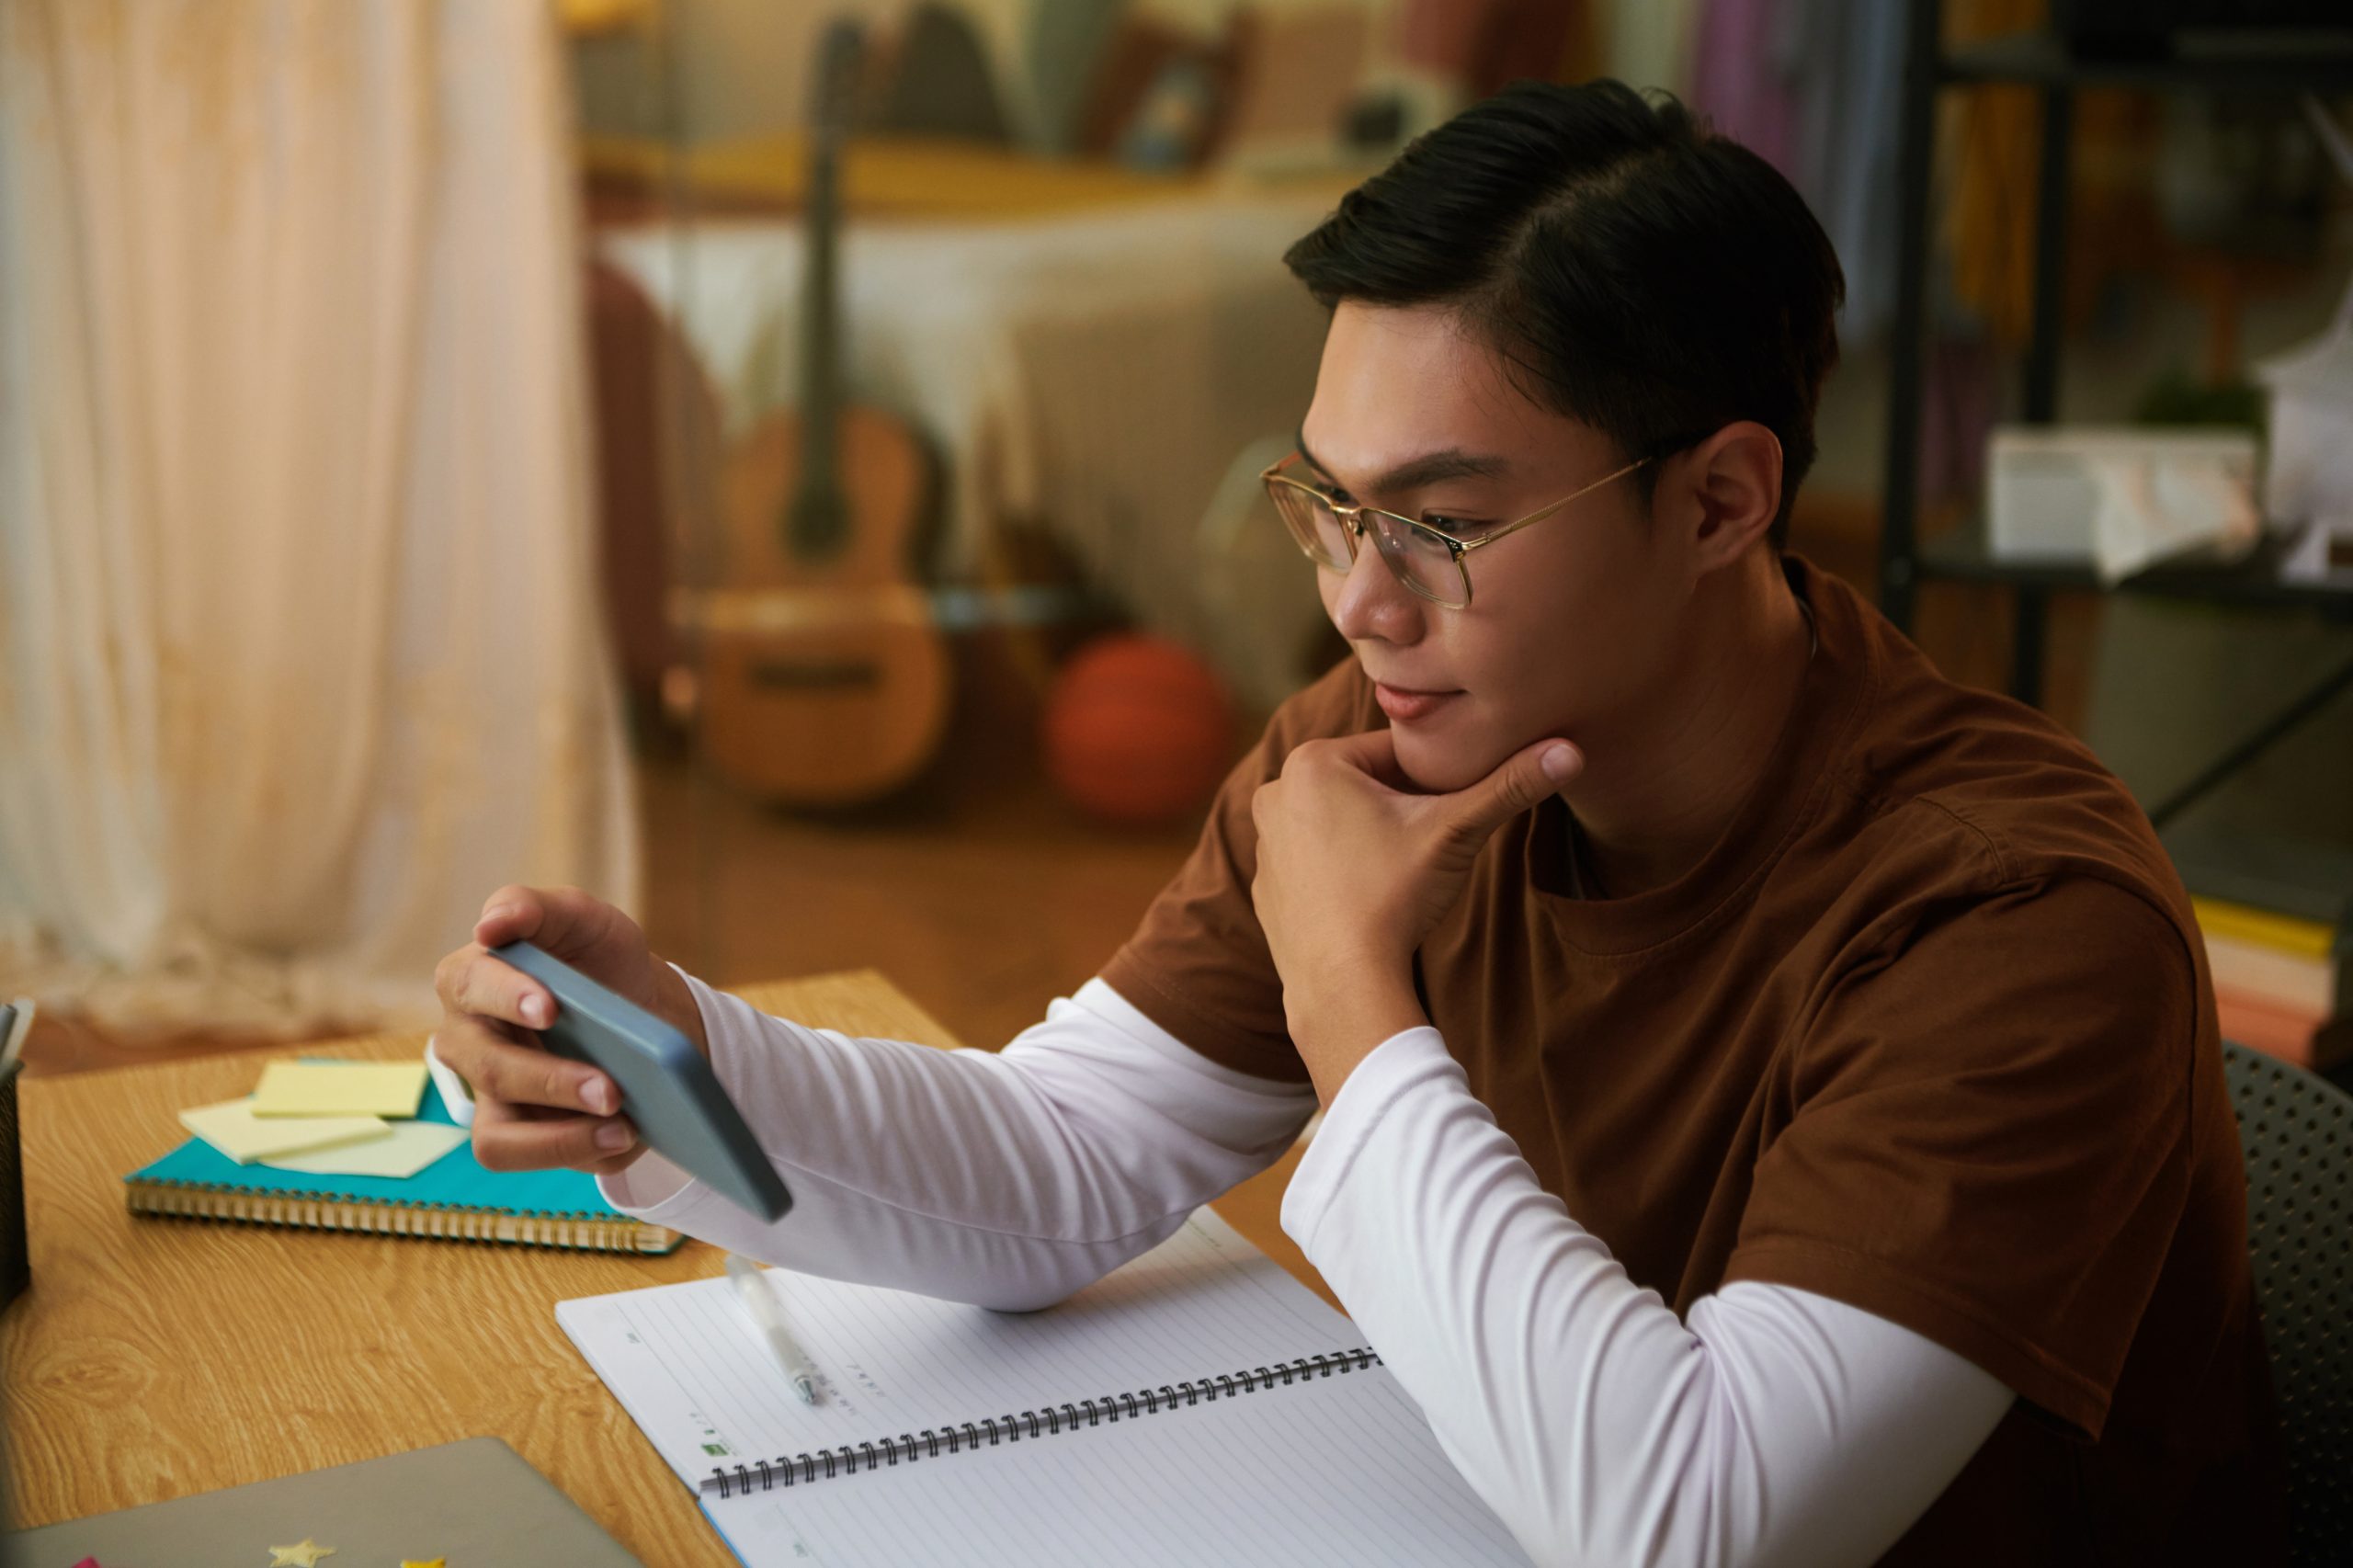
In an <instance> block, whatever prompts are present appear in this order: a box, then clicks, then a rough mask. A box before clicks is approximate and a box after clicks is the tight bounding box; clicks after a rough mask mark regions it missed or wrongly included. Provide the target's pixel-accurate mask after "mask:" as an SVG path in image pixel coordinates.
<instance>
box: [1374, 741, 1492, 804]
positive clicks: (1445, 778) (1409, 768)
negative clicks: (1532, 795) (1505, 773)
mask: <svg viewBox="0 0 2353 1568" xmlns="http://www.w3.org/2000/svg"><path fill="white" fill-rule="evenodd" d="M1390 731H1391V735H1392V742H1391V744H1392V745H1393V746H1394V747H1395V748H1396V755H1397V770H1398V771H1399V772H1401V773H1403V774H1404V776H1405V778H1406V780H1407V782H1409V783H1411V784H1412V785H1413V787H1414V788H1415V789H1416V790H1421V791H1422V792H1423V793H1424V794H1428V795H1451V794H1453V793H1454V792H1455V791H1456V790H1467V789H1469V788H1470V787H1471V786H1472V785H1473V784H1476V783H1477V782H1479V780H1481V779H1482V778H1485V777H1486V776H1487V775H1488V774H1490V773H1493V772H1494V771H1495V767H1496V765H1497V764H1499V763H1501V762H1502V761H1503V760H1504V758H1505V757H1507V756H1510V755H1511V752H1510V751H1509V750H1504V751H1500V752H1495V747H1494V746H1493V745H1492V744H1484V743H1482V742H1480V741H1477V740H1467V739H1465V738H1463V737H1461V736H1456V735H1448V734H1443V733H1428V732H1424V731H1417V730H1415V729H1414V728H1413V727H1411V726H1406V725H1392V726H1391V727H1390ZM1490 752H1495V755H1493V756H1489V755H1488V754H1489V753H1490Z"/></svg>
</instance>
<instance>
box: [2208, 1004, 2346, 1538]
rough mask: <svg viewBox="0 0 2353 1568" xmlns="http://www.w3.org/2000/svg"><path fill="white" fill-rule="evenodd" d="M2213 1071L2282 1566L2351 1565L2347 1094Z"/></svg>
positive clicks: (2227, 1064) (2264, 1070)
mask: <svg viewBox="0 0 2353 1568" xmlns="http://www.w3.org/2000/svg"><path fill="white" fill-rule="evenodd" d="M2222 1071H2223V1074H2224V1076H2225V1077H2226V1078H2227V1079H2228V1080H2229V1083H2230V1089H2231V1105H2232V1108H2234V1110H2236V1111H2237V1113H2238V1119H2239V1146H2240V1148H2241V1149H2242V1150H2243V1151H2244V1152H2245V1157H2246V1218H2247V1245H2248V1247H2249V1249H2250V1250H2251V1251H2252V1252H2253V1254H2254V1260H2255V1294H2256V1302H2257V1303H2258V1305H2259V1306H2260V1307H2261V1308H2262V1312H2263V1337H2264V1340H2265V1343H2266V1344H2267V1346H2268V1347H2269V1350H2270V1355H2271V1381H2272V1384H2273V1386H2274V1388H2275V1389H2276V1390H2277V1391H2278V1393H2279V1419H2280V1426H2281V1428H2282V1436H2283V1438H2284V1447H2285V1449H2286V1454H2287V1461H2288V1534H2289V1544H2290V1551H2289V1560H2290V1562H2299V1563H2302V1562H2312V1563H2321V1562H2329V1563H2343V1562H2353V1278H2348V1277H2347V1273H2348V1268H2349V1267H2353V1095H2347V1094H2346V1093H2345V1092H2344V1091H2343V1090H2341V1089H2338V1088H2336V1086H2334V1085H2330V1084H2328V1083H2326V1082H2325V1081H2324V1080H2322V1079H2320V1078H2316V1077H2314V1076H2313V1074H2310V1073H2307V1072H2305V1071H2303V1070H2302V1068H2299V1067H2294V1066H2290V1064H2289V1063H2287V1062H2281V1061H2279V1060H2278V1059H2277V1058H2274V1057H2269V1056H2265V1055H2263V1054H2261V1053H2260V1052H2258V1051H2249V1050H2248V1049H2246V1047H2245V1046H2242V1045H2232V1044H2229V1043H2227V1042H2225V1043H2224V1045H2223V1047H2222Z"/></svg>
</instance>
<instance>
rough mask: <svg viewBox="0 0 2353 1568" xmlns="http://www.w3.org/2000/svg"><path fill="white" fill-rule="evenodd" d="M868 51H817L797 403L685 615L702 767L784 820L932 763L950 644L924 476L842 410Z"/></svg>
mask: <svg viewBox="0 0 2353 1568" xmlns="http://www.w3.org/2000/svg"><path fill="white" fill-rule="evenodd" d="M859 50H860V40H859V35H858V28H857V27H856V25H855V24H853V23H850V22H847V21H839V22H835V23H834V24H833V25H832V26H831V27H830V28H828V29H827V30H826V33H825V37H824V46H823V49H822V51H821V61H820V69H819V80H818V92H817V109H816V114H815V117H814V124H813V134H812V136H811V138H810V142H811V154H810V160H811V161H810V171H809V193H808V204H807V214H806V224H807V230H808V267H807V276H806V278H805V279H804V282H803V288H802V297H801V318H802V339H801V403H800V406H799V407H798V408H797V409H794V410H790V411H787V412H784V413H780V414H778V415H772V416H770V417H769V418H767V419H766V420H764V421H762V422H761V423H760V424H759V425H758V426H756V427H755V428H754V429H753V430H752V431H750V432H749V433H748V434H747V435H745V437H744V438H743V439H742V440H741V441H740V442H738V443H737V444H736V445H735V447H734V448H733V449H732V450H731V451H730V453H729V454H728V457H727V460H726V461H725V464H724V467H723V470H722V474H721V477H720V486H721V493H720V508H721V518H720V521H721V528H722V535H723V545H724V551H725V559H724V562H723V563H722V566H721V568H720V574H719V575H720V580H721V582H722V586H720V587H718V588H715V589H713V590H711V591H710V592H707V593H705V594H703V595H701V596H699V603H698V604H697V605H696V606H695V608H694V609H693V610H692V611H690V613H689V619H691V620H693V621H694V622H695V623H696V624H697V626H698V628H699V631H700V632H701V634H702V638H701V640H702V646H703V679H702V682H701V692H700V708H701V720H702V739H703V745H704V748H705V751H706V754H707V755H708V756H709V757H710V762H711V764H712V766H713V767H715V768H716V769H717V770H718V771H719V772H720V773H721V774H722V775H723V776H724V777H726V778H729V779H731V780H732V781H733V782H735V783H737V784H739V785H741V786H742V787H743V788H745V790H750V791H752V792H754V793H756V794H759V795H761V796H764V797H766V798H767V799H769V800H771V801H776V802H778V803H779V804H784V805H796V806H842V805H851V804H855V803H858V802H859V801H868V800H871V799H874V798H876V797H878V796H881V795H884V794H887V793H889V792H890V791H891V790H894V789H896V788H898V787H899V786H900V785H902V784H904V783H905V782H907V780H909V779H910V778H913V777H914V776H915V773H916V772H918V771H919V770H920V769H921V768H922V767H923V766H924V764H925V763H926V762H927V761H928V760H929V759H930V757H931V756H932V753H933V752H934V751H935V750H936V749H937V748H938V744H939V738H940V733H941V731H942V729H943V728H944V726H945V722H946V719H947V715H948V704H949V687H950V677H949V662H948V651H947V646H946V643H945V642H944V640H943V639H942V637H941V635H940V633H939V631H938V627H937V625H936V624H935V623H934V620H933V618H932V614H931V601H930V597H929V596H928V595H927V594H926V592H925V590H924V588H923V586H922V585H921V584H920V583H919V582H917V581H916V580H915V572H914V570H913V566H912V561H913V556H914V547H915V541H916V540H917V538H918V536H919V533H920V530H921V526H922V524H923V523H924V521H925V519H926V517H927V516H928V514H929V511H930V508H931V507H932V506H933V505H934V504H935V498H936V493H937V485H936V483H935V475H934V472H933V465H932V463H931V462H930V460H929V457H928V454H927V453H926V450H925V449H924V447H923V445H922V443H921V442H920V441H919V440H918V439H917V438H916V437H915V435H914V433H913V432H912V431H910V430H909V429H908V427H907V426H905V425H904V423H903V422H901V421H900V420H898V419H895V418H893V417H892V416H891V415H888V414H885V413H883V412H881V410H879V409H875V408H871V407H868V406H865V405H863V404H859V403H849V402H847V401H846V399H845V397H844V394H843V392H842V370H841V341H840V340H841V334H840V330H839V325H838V317H839V305H838V301H837V300H836V298H835V292H836V276H835V264H836V256H837V252H838V249H839V236H838V228H839V220H840V207H841V196H840V188H839V170H840V161H841V143H842V140H843V137H844V135H845V128H846V126H847V120H848V118H849V105H850V102H851V99H852V96H853V94H854V91H855V78H856V74H857V71H858V56H859Z"/></svg>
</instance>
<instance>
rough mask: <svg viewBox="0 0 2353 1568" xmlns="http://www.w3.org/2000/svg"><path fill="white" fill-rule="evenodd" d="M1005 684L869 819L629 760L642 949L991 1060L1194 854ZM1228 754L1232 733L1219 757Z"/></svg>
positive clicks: (1981, 626)
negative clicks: (633, 774)
mask: <svg viewBox="0 0 2353 1568" xmlns="http://www.w3.org/2000/svg"><path fill="white" fill-rule="evenodd" d="M1806 520H1807V519H1804V518H1802V519H1801V521H1802V522H1804V521H1806ZM1873 522H1874V519H1872V518H1871V517H1869V515H1868V513H1864V514H1860V515H1859V516H1857V517H1846V516H1843V515H1841V514H1838V513H1836V512H1835V511H1831V512H1822V511H1817V512H1816V513H1815V514H1814V516H1813V519H1812V527H1811V528H1802V529H1801V530H1800V533H1799V537H1798V538H1797V540H1796V541H1795V543H1796V546H1797V548H1800V549H1802V550H1803V551H1805V553H1806V554H1808V556H1809V557H1810V558H1812V559H1813V560H1814V561H1815V562H1818V563H1819V564H1821V565H1823V566H1824V567H1825V568H1827V569H1829V570H1831V571H1834V572H1836V573H1838V574H1841V575H1843V576H1846V577H1847V579H1848V580H1849V581H1853V582H1856V583H1858V584H1860V585H1868V584H1869V583H1870V575H1871V569H1872V564H1873V559H1872V546H1871V540H1870V533H1869V529H1870V526H1871V525H1872V523H1873ZM2008 625H2009V621H2008V609H2007V605H2006V596H2004V595H2003V594H2001V593H2000V592H1998V591H1995V590H1989V589H1982V588H1977V589H1972V588H1967V587H1960V586H1955V585H1931V588H1930V590H1929V591H1928V592H1926V593H1924V594H1923V596H1922V599H1921V604H1920V608H1919V616H1918V625H1917V627H1916V628H1915V631H1916V634H1917V637H1918V640H1919V642H1921V644H1922V646H1923V647H1924V648H1926V649H1927V651H1928V653H1930V655H1931V656H1932V657H1934V658H1936V659H1937V660H1938V664H1939V665H1942V666H1943V667H1944V668H1945V669H1946V671H1947V672H1948V673H1949V674H1950V675H1952V676H1955V677H1956V678H1958V679H1961V680H1965V681H1969V682H1971V683H1972V684H1977V685H1984V686H1993V687H1999V686H2001V685H2002V684H2003V683H2004V682H2005V681H2006V678H2007V669H2006V659H2007V653H2008V646H2009V642H2008V638H2009V632H2008ZM2096 632H2097V600H2095V599H2090V598H2088V597H2077V598H2075V599H2073V600H2070V599H2065V598H2063V599H2061V600H2060V601H2058V602H2057V603H2056V605H2055V606H2054V609H2053V613H2052V621H2051V642H2050V665H2049V668H2050V676H2049V683H2048V689H2049V698H2048V701H2047V703H2046V706H2047V707H2048V708H2049V710H2051V711H2052V714H2053V715H2054V716H2056V717H2058V718H2059V719H2060V720H2061V722H2063V723H2068V724H2070V725H2074V724H2075V722H2076V719H2077V716H2078V714H2079V713H2080V709H2081V703H2082V700H2083V693H2084V690H2085V688H2086V684H2087V680H2088V671H2089V667H2090V660H2091V652H2092V644H2093V640H2094V637H2095V635H2096ZM1017 667H1018V661H1017V660H1014V659H1012V658H1010V657H1008V656H1007V655H1006V652H1005V650H1004V649H1002V648H1000V647H996V646H994V645H991V644H989V643H986V642H971V641H967V642H963V643H961V645H960V649H959V672H960V678H961V682H962V689H961V694H960V700H959V703H958V707H957V718H956V720H955V722H954V724H953V727H952V729H951V732H950V734H949V741H948V743H947V744H946V745H945V746H944V747H943V749H942V754H941V760H940V761H939V763H938V764H937V765H936V766H935V767H933V769H932V770H931V772H930V773H929V774H928V775H927V776H926V778H923V779H922V780H920V781H919V782H918V784H917V785H916V786H915V787H914V788H913V789H912V790H909V791H908V792H907V793H906V794H904V796H902V797H901V798H900V799H898V800H896V801H892V803H891V804H889V805H887V806H883V807H877V808H872V809H870V810H866V811H862V812H854V813H848V814H844V815H838V816H832V817H822V816H808V815H796V814H793V813H790V812H779V811H774V810H770V809H767V808H765V807H763V806H760V805H758V804H756V803H755V802H753V801H748V800H746V799H745V798H744V797H743V796H741V795H739V794H737V793H736V792H734V791H733V790H729V789H727V788H725V787H724V786H723V785H721V784H719V783H718V782H716V781H714V780H712V779H710V778H707V777H704V776H702V775H700V774H699V770H697V769H695V768H693V767H689V766H688V764H687V763H686V762H684V761H683V760H681V759H678V758H676V757H659V756H656V757H648V758H645V759H642V761H641V764H640V768H641V775H640V777H641V784H642V788H641V791H640V797H641V802H640V809H641V811H642V814H643V821H644V844H645V864H646V868H647V876H646V894H645V907H644V909H642V911H640V912H639V914H640V917H641V919H642V921H643V923H644V925H645V926H646V929H647V932H648V934H649V936H650V937H651V938H652V940H653V942H654V947H655V949H656V950H657V951H659V952H661V953H662V954H663V955H664V956H665V957H667V958H672V959H675V960H676V961H677V962H679V963H680V964H682V965H684V966H685V967H686V968H688V970H690V971H694V972H695V973H697V974H699V975H702V976H704V977H705V978H707V979H709V980H710V981H712V982H714V983H718V984H722V985H730V984H741V983H750V982H754V981H760V980H773V979H779V978H784V977H788V976H793V975H803V974H811V973H816V972H820V971H826V970H835V969H850V968H863V967H867V966H871V967H874V968H877V969H880V970H881V971H884V972H885V973H887V974H889V975H890V976H891V978H892V980H893V981H895V982H897V983H898V984H899V985H900V986H901V987H902V988H903V989H904V990H905V991H906V992H907V993H908V994H910V995H912V996H913V997H914V998H915V1000H916V1001H917V1002H919V1003H921V1004H922V1005H923V1006H925V1007H926V1008H927V1009H929V1010H930V1012H931V1013H932V1015H933V1016H934V1017H938V1019H939V1020H940V1021H941V1022H942V1023H944V1024H946V1025H947V1026H948V1027H949V1028H951V1029H953V1030H954V1031H956V1033H957V1035H958V1036H959V1037H960V1038H961V1039H962V1040H965V1041H967V1042H968V1043H971V1044H974V1045H989V1046H994V1045H998V1044H1002V1043H1003V1042H1004V1041H1006V1040H1009V1039H1011V1038H1012V1036H1013V1035H1014V1034H1016V1033H1017V1032H1018V1031H1019V1030H1020V1029H1021V1028H1024V1027H1026V1026H1027V1025H1029V1024H1030V1023H1032V1022H1034V1021H1035V1020H1036V1019H1037V1018H1039V1017H1041V1016H1042V1014H1043V1012H1044V1009H1045V1006H1046V1003H1047V1002H1048V1001H1049V1000H1050V999H1051V998H1052V997H1054V996H1057V995H1066V994H1069V993H1070V991H1071V990H1072V989H1074V987H1076V986H1077V985H1078V984H1080V983H1082V982H1084V981H1085V980H1086V978H1087V976H1089V975H1090V974H1092V973H1094V972H1095V971H1096V970H1097V968H1099V967H1100V966H1101V964H1102V963H1103V961H1104V960H1106V959H1108V957H1109V956H1110V955H1111V953H1112V951H1113V950H1114V949H1116V948H1117V947H1118V946H1119V944H1120V941H1121V940H1122V939H1123V938H1124V937H1126V936H1127V934H1128V933H1129V932H1130V931H1131V930H1132V929H1133V927H1134V926H1135V922H1136V920H1137V918H1138V916H1140V915H1142V912H1143V909H1144V906H1145V905H1146V903H1149V902H1150V900H1151V898H1152V896H1153V894H1154V892H1157V891H1158V890H1159V888H1160V887H1161V885H1162V884H1163V883H1164V882H1165V881H1166V880H1167V879H1168V877H1169V876H1170V874H1171V873H1173V872H1174V871H1175V869H1176V867H1177V865H1178V863H1179V862H1180V861H1181V860H1182V859H1183V858H1184V856H1185V854H1186V852H1187V850H1188V848H1189V847H1190V846H1191V844H1192V839H1193V828H1192V827H1191V826H1190V825H1189V824H1188V825H1182V826H1177V827H1173V828H1169V829H1165V830H1161V831H1155V832H1146V833H1138V832H1134V831H1131V830H1122V829H1116V828H1111V827H1106V826H1102V825H1098V824H1094V823H1091V822H1089V821H1088V820H1086V818H1085V817H1083V816H1082V815H1080V814H1079V813H1078V812H1076V811H1074V809H1072V808H1071V807H1070V806H1069V805H1068V804H1067V803H1066V802H1064V801H1063V800H1062V799H1061V798H1060V797H1059V796H1058V795H1057V794H1056V793H1055V792H1054V790H1052V788H1051V785H1050V784H1049V783H1048V782H1047V781H1046V780H1045V778H1043V777H1042V775H1041V773H1040V768H1039V766H1038V762H1037V757H1036V747H1035V745H1034V744H1033V740H1032V736H1033V735H1034V733H1035V724H1036V710H1037V702H1036V697H1035V694H1034V691H1032V690H1031V689H1030V688H1029V687H1028V686H1027V685H1026V684H1025V683H1024V682H1023V681H1022V680H1021V679H1020V678H1019V677H1018V676H1017V674H1016V673H1015V671H1016V670H1017ZM1246 738H1247V737H1245V736H1237V739H1236V745H1237V750H1238V749H1239V746H1240V744H1242V743H1243V741H1245V739H1246ZM484 891H485V892H487V891H488V890H487V889H485V890H484ZM281 1043H282V1042H278V1041H273V1040H253V1039H237V1038H233V1037H222V1036H218V1035H210V1034H203V1033H192V1034H187V1035H180V1036H174V1037H170V1038H168V1039H165V1040H146V1041H142V1042H135V1043H134V1042H131V1041H126V1040H119V1039H115V1038H112V1037H110V1036H108V1034H106V1033H105V1032H103V1031H101V1030H98V1029H95V1028H91V1027H89V1026H88V1025H86V1024H85V1023H81V1022H79V1021H76V1020H74V1019H71V1018H63V1019H61V1018H57V1017H49V1016H44V1017H42V1018H41V1019H40V1022H39V1023H38V1024H37V1025H36V1026H35V1030H34V1034H33V1037H32V1039H31V1040H30V1041H29V1042H28V1048H27V1056H28V1071H30V1072H35V1073H57V1072H74V1071H80V1070H85V1069H88V1068H94V1067H106V1066H115V1065H120V1064H123V1063H127V1062H145V1061H152V1060H153V1059H155V1057H156V1056H157V1055H158V1054H175V1055H188V1054H193V1053H201V1052H208V1051H230V1050H251V1049H257V1048H262V1047H267V1046H271V1045H278V1044H281Z"/></svg>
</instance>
